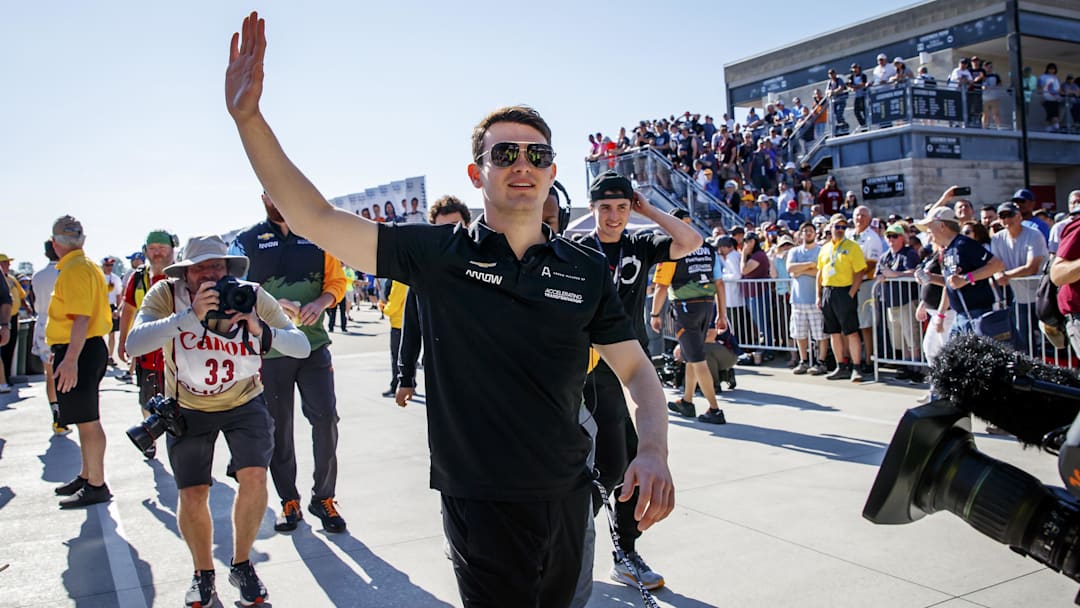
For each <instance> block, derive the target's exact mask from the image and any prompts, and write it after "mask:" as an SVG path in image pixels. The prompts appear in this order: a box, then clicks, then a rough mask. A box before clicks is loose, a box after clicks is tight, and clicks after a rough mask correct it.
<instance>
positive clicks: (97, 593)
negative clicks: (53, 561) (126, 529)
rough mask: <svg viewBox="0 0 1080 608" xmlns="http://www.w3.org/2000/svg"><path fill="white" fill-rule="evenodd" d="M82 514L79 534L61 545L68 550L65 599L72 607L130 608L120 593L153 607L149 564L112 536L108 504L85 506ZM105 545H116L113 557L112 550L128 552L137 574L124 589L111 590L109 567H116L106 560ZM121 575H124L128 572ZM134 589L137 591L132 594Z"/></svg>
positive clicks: (107, 552) (118, 538) (112, 582)
mask: <svg viewBox="0 0 1080 608" xmlns="http://www.w3.org/2000/svg"><path fill="white" fill-rule="evenodd" d="M83 513H84V514H85V517H86V520H85V521H84V522H83V525H82V527H81V528H80V529H79V535H78V536H76V537H75V538H72V539H70V540H68V541H65V542H64V544H65V545H67V548H68V567H67V569H66V570H64V574H63V576H62V580H63V583H64V589H66V590H67V593H68V597H70V598H71V599H72V600H74V601H75V606H76V608H97V607H98V606H118V605H130V602H124V601H121V594H125V593H139V594H141V595H142V596H143V598H144V599H145V601H146V605H147V606H153V605H154V598H155V593H154V578H153V570H152V569H151V567H150V564H148V563H147V562H145V561H143V560H141V559H139V553H138V551H136V550H135V548H134V547H132V546H131V544H130V543H128V542H127V540H126V539H124V538H122V537H121V536H120V535H119V534H117V533H116V522H115V521H113V518H112V515H111V514H110V513H109V510H108V504H100V505H94V506H91V507H88V508H86V509H85V510H84V511H83ZM103 526H107V527H108V529H107V530H106V529H104V528H103ZM106 532H108V537H107V538H106ZM108 542H112V543H118V545H114V547H113V549H114V554H115V552H116V551H127V552H129V553H130V556H131V560H132V563H133V564H134V566H135V571H136V573H137V575H138V580H135V581H132V580H124V583H125V584H126V585H127V587H126V588H125V589H124V590H121V591H117V590H116V589H115V588H114V581H116V580H117V578H116V577H115V576H114V573H113V572H112V571H111V568H113V567H115V566H116V564H113V563H112V562H111V561H110V559H109V550H108ZM122 574H123V575H125V576H126V575H128V574H129V573H127V572H124V573H122ZM135 588H139V589H138V590H137V591H135V590H134V589H135Z"/></svg>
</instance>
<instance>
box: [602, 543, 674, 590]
mask: <svg viewBox="0 0 1080 608" xmlns="http://www.w3.org/2000/svg"><path fill="white" fill-rule="evenodd" d="M626 561H628V562H630V564H631V565H632V566H634V570H637V575H636V576H635V574H634V572H633V571H631V570H630V569H629V568H627V567H626V565H625V564H623V563H622V562H620V561H618V560H616V561H615V565H614V566H612V567H611V573H610V574H609V576H610V577H611V580H613V581H615V582H616V583H622V584H624V585H630V586H631V587H637V584H638V576H640V577H641V586H642V587H645V588H646V589H649V590H650V591H651V590H653V589H659V588H660V587H663V586H664V576H663V575H662V574H660V573H659V572H653V569H652V568H650V567H649V564H646V563H645V560H643V559H641V556H640V555H638V552H637V551H631V552H630V553H627V554H626Z"/></svg>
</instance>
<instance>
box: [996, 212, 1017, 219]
mask: <svg viewBox="0 0 1080 608" xmlns="http://www.w3.org/2000/svg"><path fill="white" fill-rule="evenodd" d="M1014 215H1016V214H1015V213H1013V212H1012V211H1002V212H1001V213H999V214H998V217H1000V218H1001V219H1003V220H1007V219H1009V218H1010V217H1012V216H1014Z"/></svg>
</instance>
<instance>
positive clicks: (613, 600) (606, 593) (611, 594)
mask: <svg viewBox="0 0 1080 608" xmlns="http://www.w3.org/2000/svg"><path fill="white" fill-rule="evenodd" d="M652 594H653V597H655V598H656V599H658V600H660V601H663V602H666V603H668V604H671V605H672V606H678V607H679V608H717V606H718V605H719V604H710V603H708V602H703V601H701V600H696V599H694V598H691V597H686V596H685V595H680V594H679V593H677V592H675V591H672V590H671V588H670V587H662V588H660V589H657V590H656V591H653V592H652ZM641 604H642V600H641V594H640V593H639V592H638V590H637V589H635V588H633V587H628V586H626V585H613V584H611V583H604V582H600V581H593V592H592V596H590V597H589V606H640V605H641Z"/></svg>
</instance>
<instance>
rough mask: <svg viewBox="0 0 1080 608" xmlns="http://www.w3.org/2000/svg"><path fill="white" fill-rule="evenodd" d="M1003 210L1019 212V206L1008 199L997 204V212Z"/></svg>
mask: <svg viewBox="0 0 1080 608" xmlns="http://www.w3.org/2000/svg"><path fill="white" fill-rule="evenodd" d="M1005 211H1008V212H1009V213H1020V207H1019V206H1018V205H1017V204H1016V203H1014V202H1012V201H1009V202H1007V203H1001V204H1000V205H998V208H997V212H998V213H1002V212H1005Z"/></svg>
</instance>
